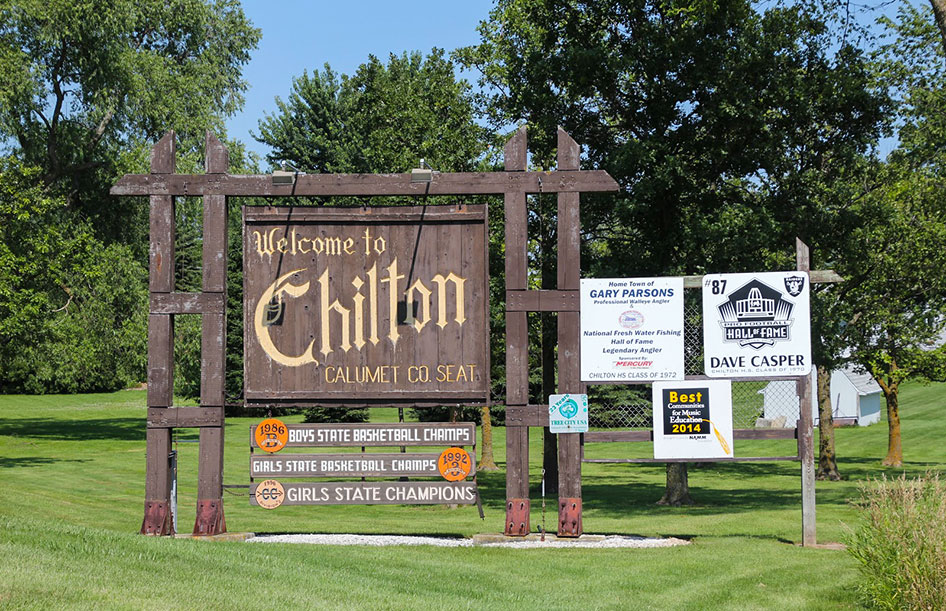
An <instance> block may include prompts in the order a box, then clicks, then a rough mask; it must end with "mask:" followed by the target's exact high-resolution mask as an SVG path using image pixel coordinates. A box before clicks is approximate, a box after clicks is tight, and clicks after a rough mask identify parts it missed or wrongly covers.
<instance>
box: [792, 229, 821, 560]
mask: <svg viewBox="0 0 946 611" xmlns="http://www.w3.org/2000/svg"><path fill="white" fill-rule="evenodd" d="M795 260H796V263H797V269H798V271H803V272H809V271H811V253H810V251H809V249H808V245H807V244H805V243H804V242H802V241H801V240H800V239H797V238H796V240H795ZM809 358H810V357H809ZM796 387H797V390H798V404H799V408H800V417H799V419H798V458H799V459H800V460H801V529H802V545H805V546H808V545H814V544H815V543H816V541H817V540H816V536H815V532H816V528H815V453H814V432H813V428H812V427H813V424H812V420H813V418H812V414H811V376H810V375H807V376H804V377H801V378H798V382H797V383H796Z"/></svg>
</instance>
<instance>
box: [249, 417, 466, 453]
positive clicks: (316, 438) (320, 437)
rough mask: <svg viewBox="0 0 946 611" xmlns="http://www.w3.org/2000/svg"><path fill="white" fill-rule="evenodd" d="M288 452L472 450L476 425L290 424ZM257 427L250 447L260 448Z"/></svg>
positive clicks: (406, 423)
mask: <svg viewBox="0 0 946 611" xmlns="http://www.w3.org/2000/svg"><path fill="white" fill-rule="evenodd" d="M285 426H286V429H287V438H288V440H287V441H286V444H285V447H287V448H319V447H323V448H330V447H335V448H338V447H359V446H445V445H451V446H472V445H474V444H475V443H476V424H475V423H473V422H391V423H387V422H385V423H377V422H376V423H370V424H334V423H330V424H287V425H285ZM256 428H257V427H256V426H251V427H250V446H251V447H254V448H258V447H259V445H258V444H257V441H256Z"/></svg>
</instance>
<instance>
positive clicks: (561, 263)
mask: <svg viewBox="0 0 946 611" xmlns="http://www.w3.org/2000/svg"><path fill="white" fill-rule="evenodd" d="M580 153H581V149H580V148H579V146H578V143H576V142H575V141H574V140H572V138H571V136H569V135H568V134H567V133H565V130H563V129H562V128H561V127H559V128H558V170H559V171H563V170H564V171H569V170H578V160H579V155H580ZM578 203H579V194H578V193H576V192H572V193H559V194H558V290H560V291H578V289H579V277H580V274H581V218H580V212H579V207H578ZM579 316H580V314H579V313H578V312H559V314H558V391H559V392H560V393H578V392H581V372H580V369H579V360H578V351H579V341H580V340H579V332H580V326H581V325H580V323H581V321H580V319H579ZM581 533H582V523H581V442H580V435H579V434H578V433H566V434H563V435H559V439H558V534H559V536H565V537H577V536H579V535H581Z"/></svg>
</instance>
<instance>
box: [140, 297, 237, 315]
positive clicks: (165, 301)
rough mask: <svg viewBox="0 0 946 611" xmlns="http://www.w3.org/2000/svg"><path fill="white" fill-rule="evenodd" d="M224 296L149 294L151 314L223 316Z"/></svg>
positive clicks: (224, 307)
mask: <svg viewBox="0 0 946 611" xmlns="http://www.w3.org/2000/svg"><path fill="white" fill-rule="evenodd" d="M226 305H227V304H226V296H225V295H222V294H219V293H216V294H208V293H151V307H150V309H151V314H223V313H224V311H225V309H226Z"/></svg>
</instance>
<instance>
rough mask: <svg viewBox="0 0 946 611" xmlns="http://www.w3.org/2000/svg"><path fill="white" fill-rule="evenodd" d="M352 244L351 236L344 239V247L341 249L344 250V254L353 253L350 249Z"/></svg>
mask: <svg viewBox="0 0 946 611" xmlns="http://www.w3.org/2000/svg"><path fill="white" fill-rule="evenodd" d="M354 245H355V240H353V239H352V238H347V239H346V240H345V245H344V247H343V248H342V250H344V251H345V254H346V255H353V254H355V251H354V250H352V247H353V246H354Z"/></svg>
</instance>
